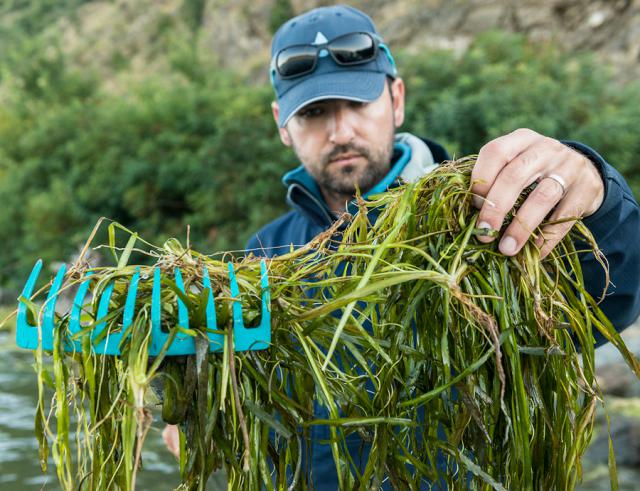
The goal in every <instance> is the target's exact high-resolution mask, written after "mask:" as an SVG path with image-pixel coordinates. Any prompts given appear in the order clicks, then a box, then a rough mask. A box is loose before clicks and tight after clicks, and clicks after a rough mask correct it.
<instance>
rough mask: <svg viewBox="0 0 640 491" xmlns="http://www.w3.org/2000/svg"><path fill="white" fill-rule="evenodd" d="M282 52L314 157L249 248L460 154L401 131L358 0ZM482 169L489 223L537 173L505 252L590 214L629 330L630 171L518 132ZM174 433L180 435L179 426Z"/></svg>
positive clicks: (284, 31)
mask: <svg viewBox="0 0 640 491" xmlns="http://www.w3.org/2000/svg"><path fill="white" fill-rule="evenodd" d="M271 53H272V61H271V68H270V75H271V81H272V84H273V87H274V90H275V93H276V100H275V101H274V102H273V103H272V111H273V116H274V119H275V121H276V123H277V125H278V130H279V133H280V138H281V140H282V142H283V143H284V144H285V145H287V146H291V147H292V148H293V150H294V152H295V153H296V155H297V157H298V158H299V160H300V162H301V164H302V165H301V166H300V167H299V168H297V169H296V170H294V171H292V172H289V173H288V174H286V175H285V176H284V179H283V180H284V183H285V185H286V186H287V188H288V191H287V201H288V203H289V204H290V205H291V207H292V208H293V210H292V211H291V212H289V213H287V214H286V215H283V216H282V217H280V218H278V219H276V220H275V221H273V222H272V223H270V224H268V225H266V226H265V227H264V228H262V229H261V230H260V231H259V232H257V234H255V235H254V236H253V237H252V238H251V239H250V241H249V243H248V245H247V251H251V252H253V253H254V254H256V255H263V256H268V257H271V256H274V255H277V254H278V253H282V252H286V251H288V250H289V248H290V246H291V244H293V245H294V247H298V246H302V245H304V244H305V243H307V242H308V241H309V240H311V239H312V238H313V237H315V236H316V235H317V234H318V233H320V232H322V231H324V230H326V229H327V228H328V227H329V226H330V225H331V224H332V223H333V222H334V220H335V219H336V218H337V216H338V215H339V214H341V213H342V212H343V211H345V210H346V209H347V207H348V206H349V203H350V201H351V200H352V199H353V197H354V195H355V193H356V190H357V189H359V190H360V191H361V192H362V193H363V195H364V196H365V197H366V196H367V195H369V194H373V193H377V192H382V191H385V190H386V189H387V188H388V187H389V186H392V185H394V183H396V182H397V181H398V180H399V179H401V180H406V181H412V180H415V179H418V178H419V177H421V176H423V175H424V174H426V173H427V172H429V171H430V170H432V169H433V168H435V167H436V166H437V164H438V163H439V162H442V161H443V160H447V159H448V158H449V156H448V154H447V153H446V151H445V150H444V149H443V148H442V147H441V146H440V145H438V144H437V143H435V142H432V141H430V140H422V139H420V138H418V137H416V136H414V135H411V134H408V133H401V134H396V129H397V128H398V127H399V126H400V125H401V124H402V122H403V119H404V96H405V88H404V83H403V81H402V79H401V78H400V77H399V76H398V74H397V71H396V67H395V63H394V61H393V57H392V56H391V52H390V51H389V48H388V47H387V46H386V45H385V44H384V42H383V41H382V39H381V38H380V36H379V34H378V33H377V31H376V28H375V26H374V24H373V22H372V21H371V19H370V18H369V17H368V16H367V15H365V14H364V13H362V12H360V11H358V10H356V9H353V8H350V7H347V6H333V7H326V8H319V9H315V10H312V11H310V12H307V13H304V14H302V15H300V16H298V17H295V18H293V19H291V20H289V21H288V22H286V23H285V24H284V25H283V26H282V27H280V29H279V30H278V31H277V32H276V34H275V36H274V39H273V44H272V52H271ZM472 178H473V180H474V182H475V185H474V188H473V191H474V193H476V195H477V203H476V205H477V207H478V208H480V214H479V219H478V227H480V228H490V229H495V230H500V229H501V225H502V223H503V219H504V217H505V215H506V214H507V212H508V211H509V210H510V209H511V208H512V207H513V205H514V203H515V202H516V199H517V198H518V197H519V196H520V194H521V193H522V191H523V190H524V189H525V188H527V187H529V186H530V185H531V184H533V183H535V182H537V186H536V187H535V189H534V190H533V192H531V194H530V195H529V197H528V198H527V200H526V201H525V202H524V204H523V205H522V206H521V207H520V209H519V210H518V212H517V220H512V221H511V223H510V224H509V225H508V226H507V227H506V228H505V229H504V230H501V231H500V232H501V233H500V238H499V240H500V243H499V248H500V251H501V252H502V253H503V254H505V255H509V256H511V255H514V254H517V253H518V251H519V250H520V249H521V248H522V246H523V244H524V243H525V242H526V241H527V239H528V238H529V236H530V235H531V233H532V231H533V230H535V228H536V227H537V226H538V225H539V224H540V223H541V222H542V221H543V220H544V219H545V217H547V216H548V215H549V214H550V213H551V219H552V220H556V219H562V218H566V217H578V216H580V217H583V218H584V222H585V223H586V224H587V226H588V227H589V228H590V230H591V232H592V233H593V234H594V236H595V237H596V240H597V241H598V243H599V245H600V247H601V248H602V249H603V251H604V252H605V254H606V255H607V258H608V260H609V266H610V274H611V279H612V283H613V284H614V285H615V289H614V288H610V289H609V292H608V293H609V296H608V297H607V298H606V300H605V301H604V302H603V303H602V304H601V307H602V309H603V310H604V311H605V313H606V314H607V315H608V316H609V318H610V319H611V321H612V322H613V324H614V325H615V326H616V328H618V329H619V330H621V329H623V328H625V327H627V326H628V325H629V324H630V323H631V322H633V320H634V319H635V318H636V317H637V315H638V313H639V310H640V248H639V246H638V244H639V243H640V211H639V209H638V205H637V203H636V202H635V200H634V199H633V196H632V194H631V191H630V190H629V188H628V186H627V185H626V183H625V182H624V180H623V178H622V177H621V176H620V175H619V174H618V173H617V172H616V171H615V170H614V169H613V168H612V167H611V166H610V165H609V164H607V163H606V162H605V161H604V159H603V158H602V157H601V156H600V155H598V154H597V153H596V152H595V151H594V150H592V149H590V148H589V147H587V146H585V145H582V144H579V143H575V142H560V141H557V140H554V139H552V138H548V137H546V136H542V135H539V134H537V133H535V132H534V131H532V130H528V129H518V130H516V131H514V132H513V133H510V134H508V135H504V136H502V137H500V138H497V139H495V140H493V141H491V142H489V143H487V144H486V145H485V146H484V147H482V149H481V150H480V153H479V156H478V159H477V163H476V166H475V168H474V170H473V174H472ZM571 225H572V223H571V222H565V223H562V224H556V225H548V226H545V228H544V239H543V238H542V237H541V238H539V239H538V244H539V246H540V248H541V252H542V255H543V256H545V255H547V254H548V253H549V251H550V250H551V249H552V248H553V247H554V246H555V245H556V244H557V243H558V242H559V241H560V240H561V238H562V237H563V236H564V235H566V233H567V232H568V231H569V230H570V228H571ZM480 240H482V241H483V242H490V241H492V240H495V239H494V238H492V237H488V236H487V237H481V238H480ZM582 265H583V269H584V278H585V282H586V283H587V285H588V287H589V290H590V291H591V292H592V293H593V294H595V295H598V294H599V293H601V292H602V289H603V287H604V274H603V272H602V268H601V266H600V265H599V264H597V262H596V261H595V259H594V257H593V256H586V257H585V258H583V259H582ZM598 341H602V340H601V339H598ZM314 431H316V433H315V434H314V435H312V439H313V440H314V443H313V449H312V457H311V464H310V467H311V473H312V478H313V482H314V486H315V489H337V478H336V476H335V466H334V464H333V461H332V457H331V452H330V450H329V446H328V445H326V444H325V445H322V444H320V443H318V444H316V443H315V442H321V441H323V440H324V441H325V442H326V441H327V440H328V439H329V434H328V432H325V433H326V434H325V433H323V429H322V428H321V427H314ZM166 433H167V438H166V439H167V440H168V441H170V442H171V440H172V435H173V436H175V434H174V433H173V434H172V435H170V434H169V433H170V432H169V431H167V432H166ZM174 441H175V440H174ZM360 444H361V442H355V443H354V448H356V449H357V447H358V446H359V445H360ZM356 454H357V450H354V452H353V455H356Z"/></svg>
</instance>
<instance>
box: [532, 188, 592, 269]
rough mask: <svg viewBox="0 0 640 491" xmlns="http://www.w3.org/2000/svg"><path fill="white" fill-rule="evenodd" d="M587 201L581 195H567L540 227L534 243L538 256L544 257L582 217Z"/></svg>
mask: <svg viewBox="0 0 640 491" xmlns="http://www.w3.org/2000/svg"><path fill="white" fill-rule="evenodd" d="M586 206H587V203H584V202H583V197H582V196H578V197H575V198H574V197H573V196H567V197H566V198H565V199H564V200H562V202H561V203H560V204H559V205H558V207H557V208H556V209H555V210H554V212H553V213H552V215H551V216H550V217H549V220H548V222H549V223H548V224H546V225H544V226H543V227H542V230H541V233H540V237H539V238H538V239H537V240H536V244H537V245H538V247H539V248H540V257H541V258H545V257H547V256H548V255H549V253H550V252H551V251H552V250H553V248H554V247H556V246H557V245H558V244H559V243H560V241H561V240H562V239H563V238H564V237H565V235H567V234H568V233H569V231H570V230H571V228H572V227H573V226H574V225H575V223H576V220H577V219H578V218H580V217H582V215H583V213H584V210H585V207H586Z"/></svg>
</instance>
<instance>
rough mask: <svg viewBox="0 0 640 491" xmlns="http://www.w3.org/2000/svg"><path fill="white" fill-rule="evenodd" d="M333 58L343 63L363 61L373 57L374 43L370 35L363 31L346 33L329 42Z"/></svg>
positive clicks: (349, 63) (350, 63) (374, 51)
mask: <svg viewBox="0 0 640 491" xmlns="http://www.w3.org/2000/svg"><path fill="white" fill-rule="evenodd" d="M329 48H330V49H331V53H332V54H333V56H334V59H335V60H336V61H337V62H338V63H341V64H343V65H352V64H356V63H363V62H365V61H370V60H372V59H373V57H374V56H375V53H376V45H375V43H374V41H373V38H372V37H371V36H368V35H367V34H364V33H354V34H348V35H346V36H342V37H339V38H337V39H334V40H333V41H331V43H329Z"/></svg>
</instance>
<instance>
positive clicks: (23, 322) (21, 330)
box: [16, 259, 42, 349]
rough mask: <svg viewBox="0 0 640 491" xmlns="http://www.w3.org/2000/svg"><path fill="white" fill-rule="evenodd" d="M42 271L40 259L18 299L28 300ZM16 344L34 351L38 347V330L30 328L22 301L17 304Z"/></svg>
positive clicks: (25, 307)
mask: <svg viewBox="0 0 640 491" xmlns="http://www.w3.org/2000/svg"><path fill="white" fill-rule="evenodd" d="M41 269H42V259H38V260H37V261H36V264H35V265H34V266H33V269H32V270H31V274H29V278H28V279H27V282H26V283H25V285H24V288H23V289H22V295H21V296H20V298H21V299H22V298H24V299H27V300H28V299H30V298H31V295H32V294H33V288H34V287H35V284H36V281H37V280H38V275H39V274H40V270H41ZM16 344H17V345H18V346H20V347H21V348H26V349H36V348H37V347H38V328H37V326H32V325H31V324H29V321H28V320H27V304H26V303H24V302H23V301H22V300H20V301H19V302H18V316H17V318H16Z"/></svg>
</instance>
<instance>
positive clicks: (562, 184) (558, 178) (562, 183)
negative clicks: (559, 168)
mask: <svg viewBox="0 0 640 491" xmlns="http://www.w3.org/2000/svg"><path fill="white" fill-rule="evenodd" d="M542 179H553V180H554V181H556V182H557V183H558V184H559V185H560V187H561V188H562V197H563V198H564V195H565V194H567V183H566V182H565V180H564V179H563V178H562V177H561V176H559V175H558V174H549V175H548V176H544V177H543V178H542Z"/></svg>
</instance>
